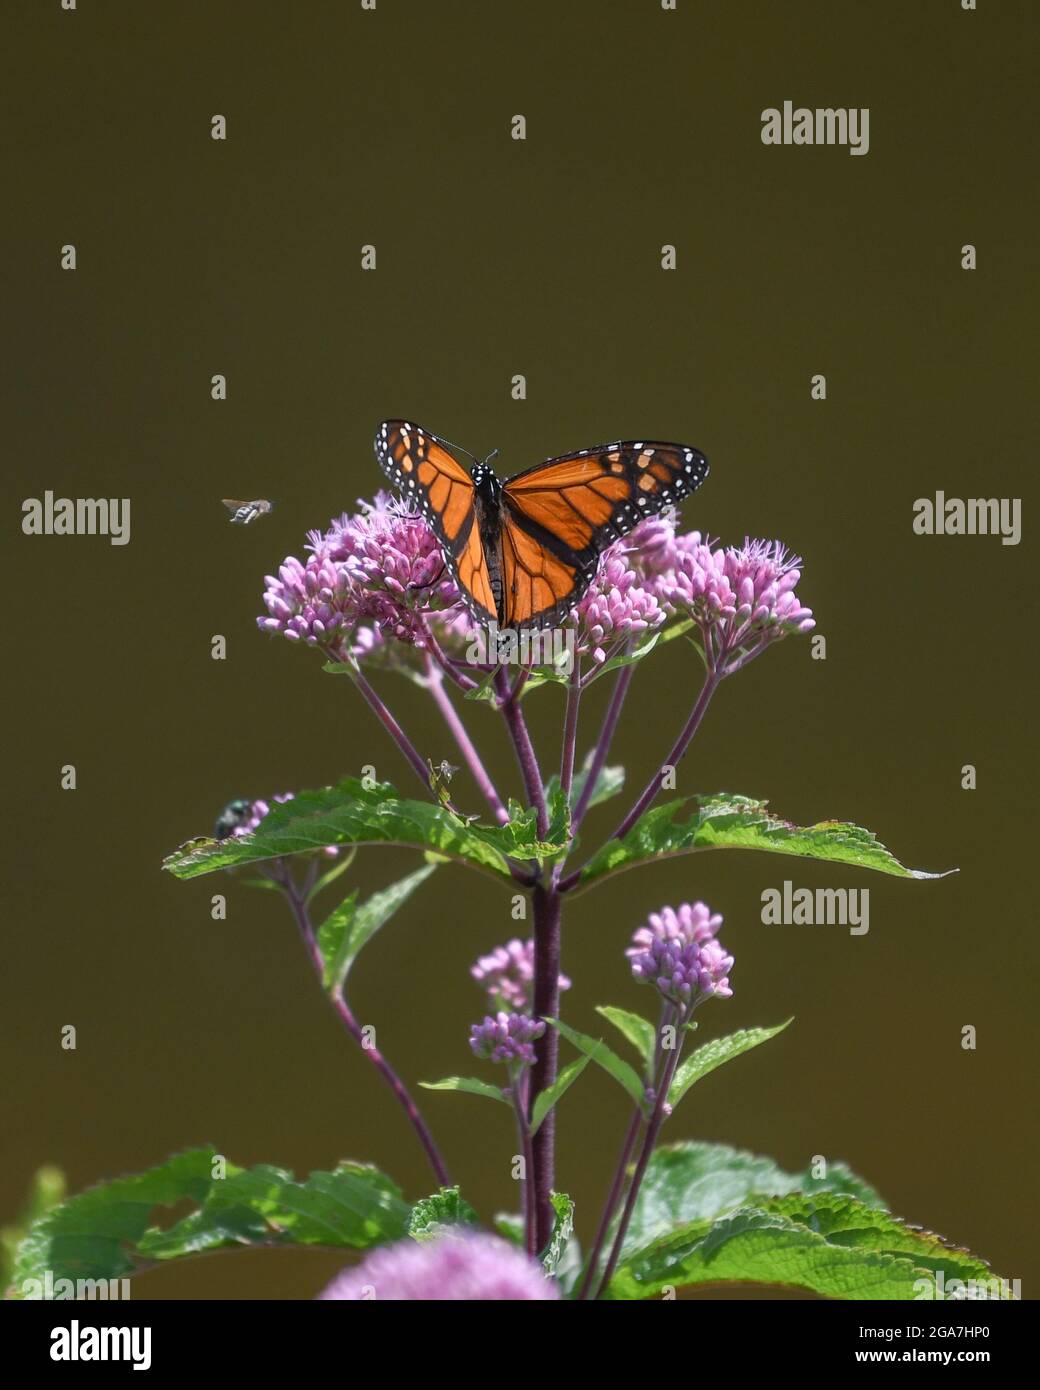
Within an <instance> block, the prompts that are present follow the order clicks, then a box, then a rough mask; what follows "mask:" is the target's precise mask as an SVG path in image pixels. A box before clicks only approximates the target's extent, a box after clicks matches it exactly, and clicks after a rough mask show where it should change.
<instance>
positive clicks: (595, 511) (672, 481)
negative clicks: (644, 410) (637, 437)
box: [375, 420, 708, 629]
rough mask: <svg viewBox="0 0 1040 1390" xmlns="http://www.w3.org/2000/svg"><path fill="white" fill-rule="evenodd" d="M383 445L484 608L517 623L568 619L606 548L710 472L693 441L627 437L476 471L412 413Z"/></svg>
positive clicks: (389, 470)
mask: <svg viewBox="0 0 1040 1390" xmlns="http://www.w3.org/2000/svg"><path fill="white" fill-rule="evenodd" d="M375 449H376V457H377V458H378V459H379V463H380V465H381V467H382V469H383V471H384V472H385V473H386V475H387V477H388V478H389V479H390V480H391V482H393V483H394V485H395V486H396V487H397V488H398V490H399V491H400V492H401V493H402V495H403V496H404V497H405V498H407V499H409V500H411V501H413V502H414V503H416V504H417V505H418V507H419V509H420V510H421V511H422V513H423V515H424V516H425V517H426V520H427V521H428V522H429V524H430V526H431V527H432V528H433V531H434V533H435V535H436V536H437V539H438V541H439V542H440V545H441V549H442V551H443V553H444V558H445V562H446V564H447V565H448V567H449V569H450V570H451V573H452V575H453V576H454V578H455V582H456V583H457V585H458V587H459V590H460V592H461V593H462V596H463V599H464V600H465V603H466V605H467V607H468V608H469V610H470V612H471V613H472V614H473V616H474V617H475V618H476V619H477V620H478V621H479V622H482V623H487V622H496V623H497V624H498V626H499V627H501V628H513V629H519V628H532V627H548V626H551V625H552V624H554V623H558V622H562V620H563V619H564V618H565V617H566V616H567V614H568V613H569V612H570V610H571V609H572V608H573V607H574V605H575V604H576V603H578V602H579V600H580V599H581V597H582V595H583V594H584V593H585V591H586V589H587V588H588V586H589V584H590V582H591V580H592V578H593V576H594V575H595V573H596V568H597V566H598V564H599V557H600V555H601V554H602V553H603V551H604V550H605V549H606V547H607V546H608V545H610V544H612V543H613V542H614V541H616V540H617V539H618V538H619V537H621V536H623V535H626V534H627V533H628V532H629V531H631V530H632V529H633V527H635V526H637V525H638V524H639V522H640V521H642V520H644V519H645V518H646V517H648V516H653V515H654V514H655V513H657V512H660V511H661V510H662V509H663V508H664V507H666V506H670V505H672V504H674V503H676V502H679V501H681V500H682V499H683V498H684V497H688V496H689V495H690V493H691V492H693V491H695V490H696V489H697V488H698V487H699V486H700V485H701V483H702V482H703V481H704V479H705V478H706V477H707V475H708V461H707V459H706V458H705V457H704V455H703V454H702V453H701V452H700V451H699V450H697V449H694V448H692V447H691V446H689V445H685V444H665V443H653V442H647V441H639V442H638V443H632V442H621V441H618V442H616V443H613V444H603V445H599V446H597V447H596V448H593V449H582V450H580V451H579V452H578V453H576V454H564V455H561V456H560V457H558V458H553V459H549V460H548V461H547V462H545V463H539V464H536V465H535V466H534V467H533V468H528V469H526V470H525V471H524V472H522V473H517V474H514V476H513V477H511V478H508V479H507V480H506V481H505V482H502V481H501V480H500V479H499V478H498V476H497V474H496V473H495V470H494V469H493V468H492V467H491V466H490V464H488V463H487V462H486V461H484V462H481V461H479V460H474V463H473V467H472V468H471V469H470V470H469V471H468V472H467V470H466V468H465V467H464V466H463V465H462V464H461V463H459V461H458V460H457V459H456V458H455V457H454V455H453V454H452V453H451V452H450V451H449V446H448V445H447V444H446V442H445V441H444V440H442V439H439V438H438V437H437V436H436V435H433V434H431V433H430V432H429V431H428V430H425V429H423V428H422V427H421V426H419V425H415V424H411V423H409V422H408V421H405V420H387V421H384V423H383V424H382V425H381V426H380V428H379V432H378V433H377V435H376V440H375Z"/></svg>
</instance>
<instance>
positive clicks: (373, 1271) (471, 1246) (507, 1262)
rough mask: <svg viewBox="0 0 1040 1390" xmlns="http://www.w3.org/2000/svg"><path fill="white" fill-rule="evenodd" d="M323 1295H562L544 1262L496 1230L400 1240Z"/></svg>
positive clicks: (423, 1298) (470, 1298)
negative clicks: (486, 1233) (492, 1231)
mask: <svg viewBox="0 0 1040 1390" xmlns="http://www.w3.org/2000/svg"><path fill="white" fill-rule="evenodd" d="M318 1297H319V1298H320V1299H329V1300H335V1299H343V1300H350V1301H359V1302H360V1301H363V1300H368V1299H373V1300H379V1299H383V1300H391V1301H405V1300H408V1301H415V1302H428V1303H434V1302H440V1303H443V1302H449V1301H450V1302H464V1303H469V1302H478V1301H480V1302H485V1301H494V1302H513V1301H529V1300H531V1301H545V1300H552V1299H558V1298H559V1297H560V1290H559V1287H558V1285H557V1283H556V1281H555V1280H554V1279H547V1278H546V1275H545V1271H544V1270H543V1269H542V1267H541V1265H539V1264H536V1263H535V1261H534V1260H531V1259H528V1257H527V1256H526V1255H524V1254H523V1253H522V1252H521V1251H519V1250H518V1249H516V1247H515V1246H512V1245H508V1244H507V1243H506V1242H505V1241H504V1240H500V1239H499V1238H498V1237H497V1236H490V1235H470V1236H453V1235H446V1236H441V1237H439V1238H438V1239H436V1240H431V1241H423V1242H421V1243H420V1242H418V1241H414V1240H402V1241H398V1242H397V1243H396V1244H395V1245H384V1246H383V1247H382V1248H381V1249H378V1250H375V1251H373V1252H372V1254H370V1255H369V1256H368V1257H367V1258H366V1259H365V1260H364V1261H363V1262H362V1263H361V1264H359V1265H355V1266H354V1267H352V1268H350V1269H345V1270H344V1271H343V1272H342V1274H339V1275H337V1276H336V1278H335V1279H333V1281H332V1283H331V1284H329V1285H328V1286H327V1287H326V1288H325V1289H324V1291H323V1292H322V1293H320V1294H319V1295H318Z"/></svg>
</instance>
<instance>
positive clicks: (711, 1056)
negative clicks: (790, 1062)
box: [668, 1018, 793, 1110]
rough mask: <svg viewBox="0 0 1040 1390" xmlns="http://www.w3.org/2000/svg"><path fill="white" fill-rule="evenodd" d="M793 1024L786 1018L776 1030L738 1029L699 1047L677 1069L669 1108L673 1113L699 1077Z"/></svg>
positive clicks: (670, 1090) (791, 1020)
mask: <svg viewBox="0 0 1040 1390" xmlns="http://www.w3.org/2000/svg"><path fill="white" fill-rule="evenodd" d="M792 1022H793V1019H790V1018H789V1019H787V1020H786V1022H784V1023H778V1024H777V1026H776V1027H775V1028H741V1029H740V1030H739V1032H736V1033H730V1034H729V1035H728V1036H727V1037H725V1038H713V1039H712V1041H711V1042H709V1043H705V1044H704V1045H703V1047H698V1048H697V1050H696V1052H692V1053H691V1054H690V1055H689V1057H687V1058H686V1060H685V1061H684V1062H681V1063H680V1064H679V1066H678V1068H677V1069H676V1073H675V1076H674V1077H673V1078H672V1084H671V1086H670V1087H669V1088H668V1104H669V1105H670V1106H671V1107H672V1109H673V1110H674V1109H675V1107H676V1106H677V1105H678V1104H679V1102H680V1101H681V1100H682V1098H683V1096H684V1095H685V1094H686V1092H687V1091H688V1090H689V1089H690V1087H691V1086H692V1085H693V1084H694V1083H695V1082H697V1081H700V1079H701V1077H702V1076H707V1075H708V1073H709V1072H713V1071H714V1070H715V1069H716V1067H721V1066H723V1065H724V1064H725V1063H726V1062H731V1061H732V1060H733V1058H734V1057H740V1056H741V1055H742V1054H743V1053H745V1052H750V1051H751V1049H752V1048H753V1047H758V1046H759V1044H760V1043H764V1042H768V1041H769V1039H770V1038H775V1037H776V1036H777V1034H778V1033H782V1032H783V1031H784V1029H785V1028H786V1027H787V1026H788V1024H790V1023H792Z"/></svg>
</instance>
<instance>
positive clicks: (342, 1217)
mask: <svg viewBox="0 0 1040 1390" xmlns="http://www.w3.org/2000/svg"><path fill="white" fill-rule="evenodd" d="M217 1160H218V1155H217V1154H216V1153H215V1151H214V1150H213V1149H210V1148H206V1149H192V1150H189V1151H187V1152H186V1153H181V1154H176V1155H175V1156H174V1157H173V1158H171V1159H168V1160H167V1162H165V1163H161V1164H159V1165H157V1166H156V1167H154V1168H150V1169H148V1171H147V1172H144V1173H137V1174H135V1175H133V1176H131V1177H125V1178H116V1179H115V1180H113V1181H112V1182H107V1183H101V1184H99V1185H98V1186H97V1187H92V1188H89V1189H88V1190H87V1191H86V1192H83V1193H80V1194H78V1195H77V1196H75V1197H70V1198H69V1199H68V1200H67V1201H65V1202H62V1203H61V1204H60V1205H59V1206H56V1207H54V1208H53V1209H52V1210H50V1211H48V1212H46V1213H45V1214H44V1215H43V1216H41V1217H40V1218H39V1219H38V1220H37V1221H35V1222H34V1223H33V1225H32V1226H31V1228H30V1229H29V1231H28V1233H27V1235H26V1237H25V1239H24V1240H23V1241H22V1243H21V1245H20V1246H19V1248H18V1251H17V1254H16V1258H15V1267H14V1272H13V1276H12V1286H13V1292H14V1296H15V1297H22V1296H24V1285H25V1281H27V1280H36V1281H41V1282H42V1280H43V1278H44V1275H45V1274H46V1272H47V1271H48V1270H49V1271H50V1272H51V1276H52V1280H53V1281H54V1282H57V1280H59V1279H71V1280H77V1279H116V1278H121V1277H123V1276H126V1275H130V1274H133V1273H134V1272H135V1271H137V1270H139V1269H141V1268H145V1267H147V1266H148V1265H150V1264H152V1263H153V1262H155V1261H159V1260H172V1259H177V1258H178V1257H180V1256H183V1255H195V1254H199V1253H200V1252H203V1251H209V1250H217V1249H220V1248H221V1247H225V1246H263V1247H270V1246H279V1245H287V1246H292V1245H322V1246H333V1247H341V1248H344V1249H352V1250H365V1249H368V1248H369V1247H370V1246H373V1245H380V1244H382V1243H383V1242H384V1241H390V1240H397V1239H400V1237H402V1236H403V1235H404V1234H405V1233H406V1231H407V1228H408V1218H409V1213H410V1208H409V1206H408V1203H407V1202H405V1201H404V1200H403V1199H402V1197H401V1193H400V1191H399V1189H398V1188H397V1187H396V1186H395V1184H394V1183H392V1182H391V1181H390V1179H389V1178H387V1177H385V1176H384V1175H383V1174H382V1173H380V1172H379V1171H378V1169H376V1168H372V1167H369V1166H368V1165H366V1164H360V1163H349V1162H344V1163H340V1164H339V1165H338V1166H337V1167H336V1168H335V1170H334V1171H332V1172H314V1173H311V1175H310V1176H309V1177H308V1178H306V1179H304V1180H303V1181H300V1182H297V1181H296V1180H295V1179H294V1178H293V1176H292V1174H291V1173H288V1172H286V1171H285V1170H284V1169H281V1168H273V1167H270V1166H268V1165H266V1164H260V1165H258V1166H257V1167H254V1168H236V1167H235V1166H234V1165H232V1164H230V1163H228V1164H226V1165H225V1171H226V1176H225V1177H223V1178H214V1177H213V1176H212V1174H213V1172H214V1170H215V1167H216V1166H218V1165H217ZM220 1162H223V1160H220ZM184 1200H189V1201H191V1202H192V1203H193V1204H194V1206H195V1210H194V1211H192V1212H190V1213H189V1214H188V1215H187V1216H185V1217H183V1218H182V1219H181V1220H178V1221H176V1222H175V1223H174V1224H173V1225H172V1226H169V1227H167V1228H166V1229H163V1228H162V1227H160V1226H159V1225H156V1224H154V1223H155V1221H156V1219H157V1215H158V1209H161V1208H163V1207H169V1206H173V1205H174V1204H175V1203H178V1202H181V1201H184Z"/></svg>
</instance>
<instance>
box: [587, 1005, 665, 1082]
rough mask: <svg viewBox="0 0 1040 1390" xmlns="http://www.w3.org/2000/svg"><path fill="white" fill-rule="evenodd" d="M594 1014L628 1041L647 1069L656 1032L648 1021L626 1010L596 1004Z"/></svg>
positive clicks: (655, 1042) (655, 1039) (655, 1043)
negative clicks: (603, 1019)
mask: <svg viewBox="0 0 1040 1390" xmlns="http://www.w3.org/2000/svg"><path fill="white" fill-rule="evenodd" d="M596 1012H597V1013H598V1014H602V1015H603V1017H604V1018H605V1019H606V1020H607V1022H608V1023H612V1024H613V1025H614V1027H615V1028H616V1029H617V1030H618V1031H619V1032H620V1033H623V1034H624V1036H625V1037H626V1038H627V1039H628V1041H629V1042H630V1043H631V1044H632V1046H633V1047H634V1048H635V1050H636V1051H637V1052H638V1053H639V1055H640V1057H641V1058H642V1059H643V1062H644V1063H645V1064H646V1066H647V1067H649V1065H650V1059H651V1058H652V1057H653V1055H654V1049H655V1047H656V1045H657V1030H656V1029H655V1028H654V1025H653V1024H652V1023H651V1022H650V1020H649V1019H646V1018H640V1016H639V1015H638V1014H634V1013H630V1012H629V1010H628V1009H616V1008H615V1007H614V1005H613V1004H597V1005H596Z"/></svg>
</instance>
